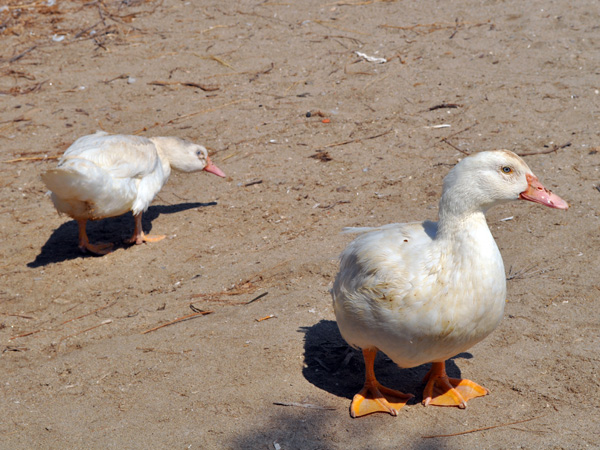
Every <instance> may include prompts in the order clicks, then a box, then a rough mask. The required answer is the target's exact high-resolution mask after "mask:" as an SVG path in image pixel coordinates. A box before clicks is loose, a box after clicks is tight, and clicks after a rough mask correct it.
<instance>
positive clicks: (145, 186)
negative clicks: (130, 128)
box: [42, 131, 225, 254]
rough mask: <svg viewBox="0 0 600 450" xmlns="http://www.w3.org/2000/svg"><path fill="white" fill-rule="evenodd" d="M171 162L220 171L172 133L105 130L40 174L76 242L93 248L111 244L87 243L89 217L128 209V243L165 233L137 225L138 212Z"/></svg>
mask: <svg viewBox="0 0 600 450" xmlns="http://www.w3.org/2000/svg"><path fill="white" fill-rule="evenodd" d="M171 168H173V169H176V170H180V171H183V172H198V171H201V170H204V171H207V172H210V173H213V174H215V175H218V176H220V177H224V176H225V174H224V173H223V172H222V171H221V169H219V168H218V167H217V166H215V165H214V164H213V163H212V162H211V161H210V158H209V157H208V153H207V151H206V148H204V147H203V146H201V145H197V144H194V143H192V142H188V141H185V140H183V139H179V138H176V137H153V138H145V137H141V136H127V135H109V134H108V133H106V132H104V131H98V132H96V134H91V135H88V136H83V137H81V138H79V139H77V140H76V141H75V142H74V143H73V144H72V145H71V146H70V147H69V148H68V149H67V150H66V151H65V153H64V154H63V156H62V157H61V158H60V160H59V162H58V167H56V168H55V169H51V170H48V171H47V172H45V173H44V174H42V180H43V181H44V183H45V184H46V186H47V187H48V189H50V191H52V195H51V198H52V201H53V202H54V206H55V207H56V209H57V210H58V211H59V212H61V213H65V214H67V215H69V216H71V217H72V218H73V219H75V220H76V221H77V223H78V225H79V248H80V249H81V250H82V251H85V250H88V251H90V252H92V253H96V254H106V253H108V252H110V250H111V248H112V244H91V243H90V242H89V239H88V236H87V233H86V223H87V221H88V220H97V219H103V218H107V217H114V216H120V215H121V214H125V213H126V212H128V211H132V212H133V216H134V219H135V229H134V232H133V236H132V237H131V238H130V239H127V240H126V241H125V242H127V243H135V244H141V243H143V242H155V241H159V240H161V239H164V237H165V236H149V235H146V234H144V232H143V231H142V213H143V212H144V211H146V210H147V209H148V206H149V205H150V203H151V202H152V200H153V199H154V197H155V196H156V194H158V192H159V191H160V190H161V189H162V187H163V186H164V184H165V183H166V182H167V179H168V178H169V175H170V174H171Z"/></svg>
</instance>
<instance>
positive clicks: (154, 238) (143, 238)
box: [124, 232, 167, 245]
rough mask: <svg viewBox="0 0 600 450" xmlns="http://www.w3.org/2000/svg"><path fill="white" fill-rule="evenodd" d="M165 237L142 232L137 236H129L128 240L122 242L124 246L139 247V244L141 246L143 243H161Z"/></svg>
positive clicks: (135, 234)
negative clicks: (133, 245)
mask: <svg viewBox="0 0 600 450" xmlns="http://www.w3.org/2000/svg"><path fill="white" fill-rule="evenodd" d="M166 237H167V236H166V235H164V234H157V235H152V234H144V232H140V233H139V234H137V233H134V234H133V236H131V237H130V238H129V239H125V241H124V242H125V243H126V244H136V245H140V244H143V243H144V242H158V241H162V240H163V239H164V238H166Z"/></svg>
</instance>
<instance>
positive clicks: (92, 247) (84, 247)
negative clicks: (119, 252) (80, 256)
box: [79, 242, 113, 255]
mask: <svg viewBox="0 0 600 450" xmlns="http://www.w3.org/2000/svg"><path fill="white" fill-rule="evenodd" d="M79 250H81V251H82V252H84V253H85V252H86V251H88V252H90V253H95V254H96V255H106V254H108V253H110V252H112V250H113V244H111V243H110V242H101V243H99V244H90V243H89V242H84V243H80V244H79Z"/></svg>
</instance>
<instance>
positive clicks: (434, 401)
mask: <svg viewBox="0 0 600 450" xmlns="http://www.w3.org/2000/svg"><path fill="white" fill-rule="evenodd" d="M423 382H426V383H427V385H426V386H425V390H424V391H423V404H424V405H425V406H427V405H436V406H458V407H459V408H461V409H464V408H466V407H467V402H468V401H469V400H471V399H472V398H476V397H481V396H483V395H487V394H489V391H488V390H487V389H486V388H484V387H483V386H479V385H478V384H477V383H474V382H472V381H471V380H463V379H459V378H448V375H447V374H446V362H445V361H444V362H434V363H433V365H432V366H431V369H429V372H427V375H425V378H424V379H423Z"/></svg>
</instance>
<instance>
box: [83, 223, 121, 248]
mask: <svg viewBox="0 0 600 450" xmlns="http://www.w3.org/2000/svg"><path fill="white" fill-rule="evenodd" d="M86 224H87V220H85V219H83V220H78V221H77V225H79V250H81V251H82V252H84V253H85V251H86V250H87V251H88V252H91V253H95V254H97V255H106V254H107V253H110V252H111V251H112V247H113V245H112V244H110V243H101V244H90V241H89V239H88V236H87V232H86V231H85V226H86Z"/></svg>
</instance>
